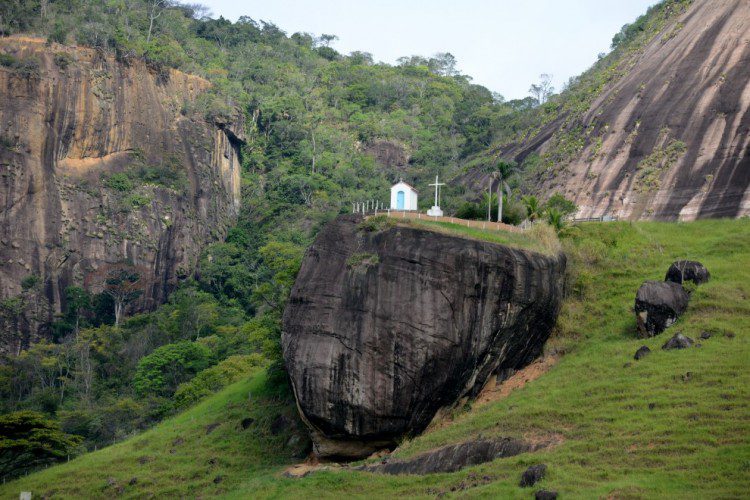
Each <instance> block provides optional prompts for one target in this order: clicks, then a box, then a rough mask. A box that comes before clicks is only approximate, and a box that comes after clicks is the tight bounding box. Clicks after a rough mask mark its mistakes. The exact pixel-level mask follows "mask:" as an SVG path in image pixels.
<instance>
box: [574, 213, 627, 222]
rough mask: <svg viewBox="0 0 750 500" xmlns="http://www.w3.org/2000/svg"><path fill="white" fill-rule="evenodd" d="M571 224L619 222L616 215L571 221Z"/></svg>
mask: <svg viewBox="0 0 750 500" xmlns="http://www.w3.org/2000/svg"><path fill="white" fill-rule="evenodd" d="M570 222H617V217H615V216H614V215H602V216H600V217H580V218H573V219H570Z"/></svg>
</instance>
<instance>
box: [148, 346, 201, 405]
mask: <svg viewBox="0 0 750 500" xmlns="http://www.w3.org/2000/svg"><path fill="white" fill-rule="evenodd" d="M210 364H211V352H210V351H209V350H208V348H207V347H205V346H203V345H200V344H198V343H195V342H189V341H184V342H177V343H175V344H167V345H165V346H162V347H160V348H158V349H156V350H155V351H154V352H152V353H151V354H149V355H148V356H146V357H144V358H143V359H141V360H140V362H139V363H138V368H137V370H136V372H135V378H134V379H133V386H134V387H135V390H136V392H137V393H138V394H140V395H146V394H154V395H159V396H167V397H169V396H171V395H172V394H174V391H175V390H176V389H177V387H178V386H179V385H180V384H181V383H183V382H185V381H187V380H189V379H190V378H192V377H193V376H195V374H197V373H198V372H200V371H202V370H204V369H206V368H207V367H208V366H209V365H210Z"/></svg>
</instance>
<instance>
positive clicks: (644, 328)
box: [635, 281, 689, 337]
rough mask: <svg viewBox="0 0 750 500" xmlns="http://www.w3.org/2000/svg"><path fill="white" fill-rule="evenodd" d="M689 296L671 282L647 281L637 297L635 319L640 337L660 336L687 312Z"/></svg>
mask: <svg viewBox="0 0 750 500" xmlns="http://www.w3.org/2000/svg"><path fill="white" fill-rule="evenodd" d="M688 299H689V296H688V294H687V292H686V291H685V290H684V289H683V288H682V285H678V284H677V283H673V282H671V281H646V282H645V283H643V285H641V287H640V288H639V289H638V293H637V294H636V296H635V317H636V322H637V325H638V335H639V336H640V337H653V336H654V335H658V334H660V333H661V332H663V331H664V330H666V329H667V328H668V327H669V326H671V325H672V324H673V323H674V322H675V321H677V318H678V317H679V316H680V315H681V314H682V313H684V312H685V310H686V309H687V306H688Z"/></svg>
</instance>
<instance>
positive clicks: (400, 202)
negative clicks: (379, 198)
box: [396, 191, 406, 210]
mask: <svg viewBox="0 0 750 500" xmlns="http://www.w3.org/2000/svg"><path fill="white" fill-rule="evenodd" d="M405 198H406V196H405V195H404V192H403V191H399V192H398V193H396V208H398V209H399V210H403V209H404V207H405Z"/></svg>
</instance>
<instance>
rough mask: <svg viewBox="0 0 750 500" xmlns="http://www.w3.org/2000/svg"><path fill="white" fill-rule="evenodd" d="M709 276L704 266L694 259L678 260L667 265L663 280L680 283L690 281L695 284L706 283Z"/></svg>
mask: <svg viewBox="0 0 750 500" xmlns="http://www.w3.org/2000/svg"><path fill="white" fill-rule="evenodd" d="M710 278H711V273H709V272H708V269H706V266H704V265H703V264H701V263H700V262H696V261H694V260H678V261H676V262H674V263H673V264H672V265H671V266H669V270H668V271H667V276H666V277H665V278H664V280H665V281H671V282H672V283H679V284H682V283H683V282H685V281H692V282H693V283H695V284H696V285H700V284H701V283H706V282H707V281H708V280H709V279H710Z"/></svg>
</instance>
